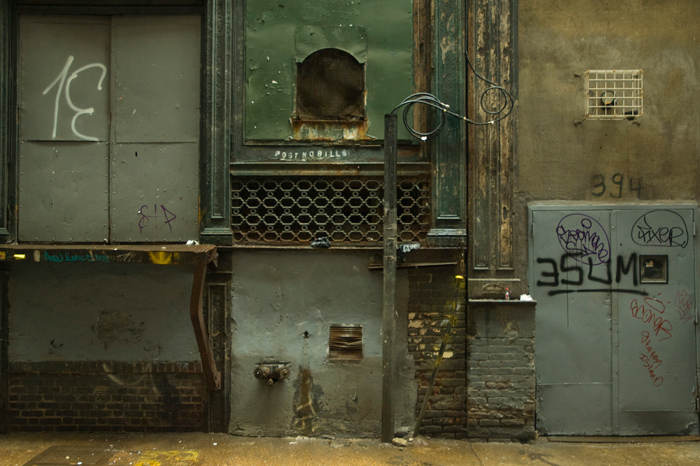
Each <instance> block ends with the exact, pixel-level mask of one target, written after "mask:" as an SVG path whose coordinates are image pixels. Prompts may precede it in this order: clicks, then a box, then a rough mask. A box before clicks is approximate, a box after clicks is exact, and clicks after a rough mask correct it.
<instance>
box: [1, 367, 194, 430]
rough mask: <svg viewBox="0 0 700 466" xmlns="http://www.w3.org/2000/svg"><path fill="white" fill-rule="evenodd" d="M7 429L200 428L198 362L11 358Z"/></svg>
mask: <svg viewBox="0 0 700 466" xmlns="http://www.w3.org/2000/svg"><path fill="white" fill-rule="evenodd" d="M8 376H9V389H8V391H9V412H8V430H10V431H31V432H37V431H63V432H87V431H89V432H105V431H109V432H163V431H202V430H204V423H205V406H204V403H205V399H206V398H205V395H206V387H205V384H204V381H203V377H202V368H201V364H200V363H198V362H190V363H188V362H185V363H123V362H40V363H29V362H13V363H10V367H9V374H8Z"/></svg>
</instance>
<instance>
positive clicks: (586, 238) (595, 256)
mask: <svg viewBox="0 0 700 466" xmlns="http://www.w3.org/2000/svg"><path fill="white" fill-rule="evenodd" d="M556 233H557V238H558V239H559V244H561V247H562V248H563V249H564V251H566V253H567V254H568V255H569V256H570V257H572V258H574V260H576V261H578V262H582V263H587V262H588V261H589V260H590V262H591V264H592V265H599V264H603V263H605V262H607V261H608V258H609V257H610V240H609V239H608V234H607V233H606V231H605V228H603V226H602V225H601V224H600V223H599V222H598V221H597V220H596V219H594V218H593V217H591V216H589V215H586V214H570V215H567V216H566V217H564V218H562V219H561V221H560V222H559V225H557V231H556Z"/></svg>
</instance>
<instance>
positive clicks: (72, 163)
mask: <svg viewBox="0 0 700 466" xmlns="http://www.w3.org/2000/svg"><path fill="white" fill-rule="evenodd" d="M108 151H109V149H108V147H107V144H105V143H82V142H71V143H69V142H56V143H49V142H23V143H21V144H20V161H19V162H20V163H19V165H20V174H19V186H20V191H19V239H20V241H51V242H68V241H80V242H106V241H107V239H108V237H109V229H108V223H109V220H108V212H107V202H108V194H107V190H108V185H107V183H108V178H107V169H108V160H107V159H108ZM38 188H41V189H38Z"/></svg>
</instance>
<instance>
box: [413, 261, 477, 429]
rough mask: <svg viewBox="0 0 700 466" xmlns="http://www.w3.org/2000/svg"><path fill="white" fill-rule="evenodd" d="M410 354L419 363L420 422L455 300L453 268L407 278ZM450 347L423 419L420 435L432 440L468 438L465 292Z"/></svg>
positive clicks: (461, 294) (415, 271)
mask: <svg viewBox="0 0 700 466" xmlns="http://www.w3.org/2000/svg"><path fill="white" fill-rule="evenodd" d="M408 279H409V301H408V349H409V351H410V352H411V354H412V355H413V357H414V359H415V362H416V380H417V382H418V400H417V403H416V416H417V415H418V413H419V412H420V408H421V405H422V403H423V399H424V398H425V394H426V390H427V388H428V382H429V380H430V376H431V374H432V372H433V368H434V366H435V360H436V358H437V355H438V350H439V348H440V342H441V341H442V335H443V331H444V330H445V320H446V319H448V318H449V316H450V315H452V313H453V310H452V303H453V301H454V299H455V296H456V285H455V278H454V273H453V271H452V270H451V269H449V268H447V269H446V268H416V269H412V270H410V271H409V273H408ZM458 302H459V303H460V306H459V307H458V310H457V313H456V316H455V319H454V321H453V322H454V326H453V328H452V332H451V335H452V337H451V338H450V339H449V342H450V343H449V345H448V346H447V349H446V351H445V354H444V357H443V359H442V362H441V364H440V367H439V370H438V373H437V377H436V379H435V384H434V387H433V392H432V394H431V395H430V398H429V401H428V407H427V410H426V412H425V415H424V417H423V422H422V427H421V433H422V434H424V435H428V436H431V437H444V438H465V437H466V372H465V370H466V357H465V355H466V343H465V338H466V322H465V313H464V309H465V306H464V289H463V288H462V289H461V290H460V291H459V300H458Z"/></svg>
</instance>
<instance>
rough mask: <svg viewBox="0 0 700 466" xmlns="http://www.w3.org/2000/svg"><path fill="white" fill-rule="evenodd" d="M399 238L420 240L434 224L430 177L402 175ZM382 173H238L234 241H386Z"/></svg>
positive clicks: (233, 182)
mask: <svg viewBox="0 0 700 466" xmlns="http://www.w3.org/2000/svg"><path fill="white" fill-rule="evenodd" d="M397 189H398V196H397V197H398V210H397V217H398V236H399V241H410V242H420V241H424V240H425V239H426V238H427V234H428V230H429V229H430V206H429V199H430V184H429V179H428V177H427V176H418V177H411V178H400V180H399V186H398V188H397ZM383 198H384V187H383V182H382V178H381V177H362V178H357V177H353V178H344V177H322V176H319V177H245V178H243V177H236V176H233V177H232V179H231V209H232V212H231V223H232V228H233V235H234V242H236V243H246V244H289V243H311V242H312V241H314V240H318V239H320V238H323V237H326V238H328V240H329V241H330V242H331V243H352V244H357V245H362V244H372V243H376V242H379V241H382V236H383V235H382V232H383V221H382V218H383V215H384V208H383Z"/></svg>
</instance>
